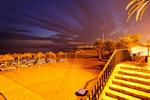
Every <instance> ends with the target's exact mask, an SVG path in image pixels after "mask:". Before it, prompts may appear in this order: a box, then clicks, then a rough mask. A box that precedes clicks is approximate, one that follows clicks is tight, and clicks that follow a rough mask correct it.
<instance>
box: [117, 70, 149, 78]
mask: <svg viewBox="0 0 150 100" xmlns="http://www.w3.org/2000/svg"><path fill="white" fill-rule="evenodd" d="M118 73H119V74H123V75H128V76H135V77H140V78H145V79H150V74H148V73H143V72H137V71H131V70H120V71H118Z"/></svg>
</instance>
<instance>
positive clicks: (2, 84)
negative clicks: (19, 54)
mask: <svg viewBox="0 0 150 100" xmlns="http://www.w3.org/2000/svg"><path fill="white" fill-rule="evenodd" d="M0 91H1V92H2V93H3V95H4V96H5V97H6V98H7V99H8V100H44V99H43V98H42V97H41V96H39V95H37V94H35V93H34V92H32V91H30V90H28V89H26V88H24V87H23V86H21V85H19V84H17V83H16V82H14V81H12V80H10V79H8V78H7V77H5V76H3V75H0Z"/></svg>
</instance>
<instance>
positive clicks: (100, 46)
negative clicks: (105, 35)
mask: <svg viewBox="0 0 150 100" xmlns="http://www.w3.org/2000/svg"><path fill="white" fill-rule="evenodd" d="M94 46H95V49H96V50H97V51H98V57H99V60H101V59H102V53H103V50H104V41H102V40H100V39H98V40H96V41H95V43H94Z"/></svg>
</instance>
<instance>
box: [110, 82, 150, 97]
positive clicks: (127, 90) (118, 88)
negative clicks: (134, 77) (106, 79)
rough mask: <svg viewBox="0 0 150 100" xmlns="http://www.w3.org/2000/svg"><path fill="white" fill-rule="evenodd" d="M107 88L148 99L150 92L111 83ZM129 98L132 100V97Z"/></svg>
mask: <svg viewBox="0 0 150 100" xmlns="http://www.w3.org/2000/svg"><path fill="white" fill-rule="evenodd" d="M109 89H111V90H114V91H118V92H121V93H124V94H127V95H130V96H133V97H136V98H140V99H142V100H150V94H149V93H145V92H142V91H138V90H135V89H131V88H127V87H123V86H119V85H115V84H111V85H110V86H109ZM131 100H133V99H131Z"/></svg>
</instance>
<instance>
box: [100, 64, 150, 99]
mask: <svg viewBox="0 0 150 100" xmlns="http://www.w3.org/2000/svg"><path fill="white" fill-rule="evenodd" d="M99 100H150V66H138V65H133V64H129V63H122V64H118V65H116V67H115V69H114V71H113V72H112V74H111V76H110V78H109V80H108V82H107V84H106V86H105V88H104V90H103V92H102V94H101V95H100V98H99Z"/></svg>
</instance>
